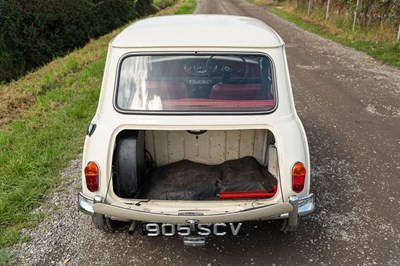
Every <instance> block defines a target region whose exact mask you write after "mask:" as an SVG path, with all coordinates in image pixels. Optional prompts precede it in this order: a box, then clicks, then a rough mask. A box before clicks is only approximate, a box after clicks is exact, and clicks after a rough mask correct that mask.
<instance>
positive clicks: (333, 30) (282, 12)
mask: <svg viewBox="0 0 400 266" xmlns="http://www.w3.org/2000/svg"><path fill="white" fill-rule="evenodd" d="M249 2H252V3H255V4H258V5H267V3H269V5H270V6H271V7H270V8H269V11H271V12H272V13H274V14H276V15H278V16H280V17H281V18H284V19H286V20H288V21H290V22H292V23H294V24H296V25H297V26H299V27H300V28H302V29H304V30H307V31H310V32H313V33H315V34H318V35H320V36H322V37H324V38H327V39H330V40H333V41H335V42H338V43H340V44H342V45H345V46H348V47H351V48H354V49H356V50H358V51H362V52H365V53H366V54H368V55H370V56H371V57H373V58H375V59H377V60H379V61H381V62H383V63H385V64H388V65H392V66H395V67H398V68H400V42H397V43H396V42H395V33H396V31H395V29H393V30H392V29H391V28H390V29H388V27H386V28H385V27H384V26H375V27H369V28H368V29H357V30H355V31H352V30H351V18H345V17H331V18H330V19H329V20H325V18H324V12H323V11H321V10H314V11H313V12H314V13H313V15H312V16H307V15H305V14H304V13H303V12H301V11H299V10H296V9H295V8H294V7H293V6H290V5H286V6H284V7H283V8H282V6H281V7H279V8H277V7H276V3H275V4H273V5H271V2H270V1H266V0H249ZM384 32H385V33H386V34H383V33H384Z"/></svg>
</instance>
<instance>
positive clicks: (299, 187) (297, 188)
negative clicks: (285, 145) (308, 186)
mask: <svg viewBox="0 0 400 266" xmlns="http://www.w3.org/2000/svg"><path fill="white" fill-rule="evenodd" d="M292 178H293V179H292V189H293V191H294V192H297V193H300V192H302V191H303V189H304V182H305V180H306V168H305V167H304V165H303V164H302V163H301V162H297V163H295V164H294V165H293V167H292Z"/></svg>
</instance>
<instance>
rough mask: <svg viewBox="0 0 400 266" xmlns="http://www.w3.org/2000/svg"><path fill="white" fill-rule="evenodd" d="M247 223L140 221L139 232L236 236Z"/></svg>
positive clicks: (244, 230) (243, 232)
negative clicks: (161, 222) (162, 222)
mask: <svg viewBox="0 0 400 266" xmlns="http://www.w3.org/2000/svg"><path fill="white" fill-rule="evenodd" d="M247 231H248V225H247V223H246V222H240V223H215V224H196V225H192V227H191V226H190V225H189V224H169V223H166V224H159V223H141V233H142V234H143V235H145V236H237V235H243V234H246V233H247Z"/></svg>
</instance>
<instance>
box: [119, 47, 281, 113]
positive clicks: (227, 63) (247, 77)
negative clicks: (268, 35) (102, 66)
mask: <svg viewBox="0 0 400 266" xmlns="http://www.w3.org/2000/svg"><path fill="white" fill-rule="evenodd" d="M273 77H274V75H273V71H272V63H271V60H270V59H269V58H268V57H267V56H264V55H249V54H245V55H242V54H234V55H232V54H230V55H221V54H215V55H212V54H200V55H198V54H196V55H193V54H192V55H191V54H184V55H132V56H128V57H125V58H124V59H123V60H122V62H121V64H120V68H119V73H118V85H117V93H116V99H115V101H116V107H117V109H118V110H120V111H128V112H138V111H139V112H140V111H153V112H166V111H167V112H190V113H193V112H249V111H250V112H251V111H253V112H254V111H256V112H259V111H262V112H265V111H272V110H273V109H274V107H275V102H276V101H275V97H276V95H275V90H274V80H273Z"/></svg>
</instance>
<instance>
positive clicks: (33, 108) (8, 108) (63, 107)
mask: <svg viewBox="0 0 400 266" xmlns="http://www.w3.org/2000/svg"><path fill="white" fill-rule="evenodd" d="M194 8H195V1H194V0H178V1H177V4H176V5H174V6H172V7H171V8H169V9H166V10H163V11H162V12H160V14H182V13H191V12H193V10H194ZM119 31H120V29H119V30H116V31H114V32H112V33H110V34H107V35H105V36H103V37H101V38H99V39H98V40H94V41H91V42H90V43H89V44H88V45H86V46H85V47H84V48H82V49H80V50H77V51H75V52H73V53H71V54H69V55H67V56H65V57H63V58H59V59H56V60H54V61H53V62H51V63H49V64H48V65H46V66H44V67H43V68H41V69H38V70H37V71H36V72H34V73H30V74H28V75H27V76H25V77H23V78H21V79H20V80H18V81H15V82H13V83H10V84H7V85H1V86H0V95H1V96H2V98H0V110H1V111H2V114H5V115H4V117H2V119H0V147H1V153H0V248H4V247H7V246H11V245H13V244H16V243H19V242H23V241H26V237H23V236H21V234H20V231H21V229H22V228H26V227H32V226H34V225H35V224H36V223H37V222H38V221H39V220H40V219H41V218H43V216H44V215H45V214H43V213H38V214H33V213H32V210H33V209H34V208H36V207H38V206H39V205H40V204H41V202H42V200H43V199H44V196H45V195H46V193H48V192H49V190H51V189H54V188H56V187H57V185H58V184H59V183H60V181H61V180H60V178H59V173H60V171H61V170H62V169H63V168H65V167H66V166H67V164H68V162H69V161H70V160H71V159H73V158H76V157H77V156H78V154H79V153H81V152H82V146H83V141H84V137H85V132H86V127H87V125H88V124H89V122H90V120H91V118H92V117H93V115H94V113H95V109H96V107H97V100H98V96H99V91H100V86H101V81H102V75H103V69H104V64H105V57H106V52H107V44H108V42H109V41H110V40H111V39H112V38H113V37H114V36H115V35H116V34H117V33H118V32H119ZM0 118H1V117H0ZM10 263H12V262H11V257H10V256H9V255H8V254H7V252H5V251H4V250H0V265H8V264H10Z"/></svg>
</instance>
